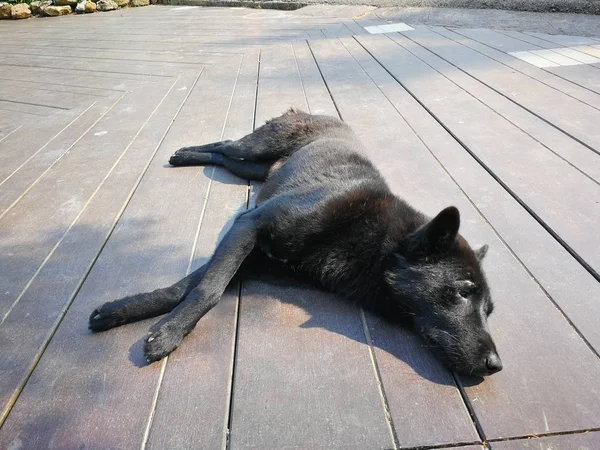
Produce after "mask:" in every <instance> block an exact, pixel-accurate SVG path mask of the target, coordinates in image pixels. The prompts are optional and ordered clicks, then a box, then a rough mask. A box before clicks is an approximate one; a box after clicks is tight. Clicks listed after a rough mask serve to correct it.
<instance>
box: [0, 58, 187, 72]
mask: <svg viewBox="0 0 600 450" xmlns="http://www.w3.org/2000/svg"><path fill="white" fill-rule="evenodd" d="M0 66H8V67H30V66H33V67H40V68H44V69H68V70H73V71H77V72H80V73H82V75H83V74H86V73H87V74H88V75H95V76H101V74H102V73H109V74H123V75H151V76H153V77H165V78H168V77H172V76H177V73H178V72H179V70H183V69H184V68H181V67H177V66H178V64H177V63H153V62H151V61H144V62H132V63H129V62H127V61H120V62H119V65H118V66H117V67H115V64H114V63H111V62H110V61H106V60H91V59H90V60H87V61H78V60H74V59H72V58H61V57H59V56H48V57H45V56H38V55H36V56H33V55H27V56H21V55H11V56H1V55H0Z"/></svg>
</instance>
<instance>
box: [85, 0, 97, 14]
mask: <svg viewBox="0 0 600 450" xmlns="http://www.w3.org/2000/svg"><path fill="white" fill-rule="evenodd" d="M85 12H86V13H88V14H89V13H94V12H96V4H95V3H94V2H91V1H87V2H85Z"/></svg>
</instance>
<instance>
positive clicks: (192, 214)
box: [0, 6, 600, 450]
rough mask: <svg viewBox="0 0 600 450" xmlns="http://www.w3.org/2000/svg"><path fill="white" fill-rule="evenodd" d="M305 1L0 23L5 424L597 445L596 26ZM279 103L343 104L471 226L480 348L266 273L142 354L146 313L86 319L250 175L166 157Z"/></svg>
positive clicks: (224, 216) (103, 444)
mask: <svg viewBox="0 0 600 450" xmlns="http://www.w3.org/2000/svg"><path fill="white" fill-rule="evenodd" d="M314 11H315V10H314V8H313V7H309V8H306V9H300V10H297V11H293V12H291V11H290V12H283V11H273V10H249V9H237V8H232V9H219V8H188V7H170V6H152V7H148V8H141V9H134V8H131V9H125V10H120V11H114V12H110V13H102V14H99V13H98V14H93V15H89V16H67V17H60V18H54V19H35V20H34V19H32V20H27V21H15V22H10V23H9V22H7V21H5V22H4V23H1V24H0V40H1V41H2V42H5V43H6V42H11V43H12V44H11V45H5V46H2V50H1V51H0V79H1V82H0V183H1V184H0V288H1V289H0V320H1V324H0V354H1V356H0V370H1V372H0V401H1V407H2V416H1V417H2V420H1V421H0V423H2V428H1V429H0V448H1V449H11V450H17V449H45V448H54V449H139V448H147V449H225V448H227V449H231V450H237V449H261V450H263V449H265V450H266V449H274V450H275V449H282V450H283V449H297V450H313V449H315V450H316V449H340V450H342V449H344V450H347V449H365V450H370V449H395V448H416V447H419V448H421V447H425V448H431V447H433V448H454V447H460V448H462V449H465V450H467V449H468V450H471V449H480V450H481V449H482V446H487V448H492V449H494V450H496V449H497V450H506V449H527V448H531V449H539V448H543V449H546V448H552V449H566V450H571V449H578V448H588V449H598V448H600V431H598V430H600V361H599V359H598V351H599V350H600V326H599V318H600V285H599V282H598V280H599V276H598V273H599V272H600V231H599V230H600V228H599V224H600V203H599V201H600V186H599V184H598V183H599V181H600V157H599V154H598V153H599V151H600V40H599V39H594V38H585V37H575V36H560V35H545V34H539V33H528V32H526V30H525V31H524V32H515V31H493V30H487V29H450V28H444V27H427V26H419V25H413V26H412V27H411V28H413V29H405V31H401V32H394V31H393V29H396V28H394V27H392V28H391V29H388V31H389V32H387V33H377V34H371V33H370V32H369V31H367V30H365V27H371V26H377V25H383V24H384V22H382V21H379V22H378V21H376V20H374V19H373V18H370V19H365V18H360V17H357V10H356V8H331V9H327V10H326V11H325V12H324V11H323V10H322V9H321V10H319V11H320V13H319V14H316V13H313V12H314ZM400 28H404V27H400ZM370 30H371V31H376V32H377V29H374V28H371V29H370ZM390 30H391V31H390ZM383 31H386V30H385V29H383ZM289 107H297V108H300V109H302V110H305V111H310V112H311V113H316V114H330V115H339V116H341V117H342V119H343V120H344V121H346V122H347V123H349V124H350V125H351V126H352V127H353V129H354V130H355V131H356V133H357V134H358V135H359V136H360V138H361V139H362V140H363V142H364V143H365V144H366V145H367V147H368V149H369V156H370V158H371V159H372V160H373V161H374V162H375V164H376V165H377V166H378V168H379V169H380V170H381V172H382V174H383V175H384V176H385V178H386V179H387V180H388V182H389V184H390V186H391V188H392V190H393V191H394V192H395V193H397V194H398V195H400V196H402V197H404V198H405V199H407V200H408V201H409V202H410V203H412V204H413V205H415V206H417V207H418V208H419V209H421V210H422V211H424V212H425V213H427V214H430V215H434V214H436V213H437V212H438V211H439V210H440V209H441V208H443V207H445V206H448V205H456V206H457V207H458V208H459V209H460V211H461V215H462V227H461V230H462V234H463V235H464V236H465V237H466V238H467V239H468V241H469V242H470V243H471V244H472V245H473V246H474V247H475V246H479V245H481V244H484V243H487V244H489V246H490V251H489V253H488V256H487V258H486V261H485V268H486V271H487V274H488V277H489V282H490V285H491V287H492V291H493V295H494V298H495V301H496V310H495V312H494V314H493V315H492V316H491V318H490V323H491V330H492V333H493V335H494V337H495V339H496V342H497V345H498V349H499V352H500V354H501V356H502V359H503V362H504V365H505V369H504V370H503V371H502V372H500V373H498V374H496V375H494V376H492V377H489V378H487V379H485V381H481V380H478V379H471V378H468V377H463V376H458V375H455V374H453V373H451V372H450V371H448V370H447V369H446V368H445V367H443V366H442V365H441V364H440V363H438V362H437V360H436V359H435V358H434V357H433V356H432V354H431V353H430V350H429V349H428V348H427V347H426V346H425V344H424V342H422V341H421V340H420V339H419V338H417V337H416V336H414V335H413V334H412V333H411V332H410V331H408V330H404V329H402V328H398V327H395V326H393V325H389V324H387V323H384V322H382V321H381V320H380V319H378V318H376V317H373V316H371V315H369V314H365V313H364V312H363V311H361V310H360V309H358V308H356V307H354V306H351V305H348V304H346V303H343V302H340V301H338V299H336V298H335V297H334V296H333V295H330V294H326V293H321V292H320V291H318V290H315V289H307V288H306V287H305V286H302V285H294V284H290V285H286V284H281V283H279V284H277V285H274V284H270V283H267V282H265V281H249V280H246V281H242V282H241V284H235V285H232V286H230V288H229V289H228V291H227V293H226V295H225V296H224V297H223V299H222V301H221V302H220V303H219V305H218V306H217V307H216V308H215V309H214V310H212V311H211V312H210V313H209V314H208V315H207V316H206V317H205V318H204V319H203V320H201V321H200V322H199V324H198V326H197V327H196V329H195V330H194V332H193V333H192V334H191V335H190V336H188V338H186V339H185V341H184V342H183V344H182V345H181V347H180V348H179V349H178V350H177V351H175V352H174V353H173V354H172V355H171V356H170V357H169V358H168V360H163V361H162V362H159V363H155V364H152V365H147V364H146V363H145V361H144V358H143V354H142V350H141V343H142V339H143V337H144V336H145V334H146V332H147V329H148V328H149V327H150V326H151V324H153V323H154V322H155V320H148V321H145V322H140V323H135V324H132V325H128V326H124V327H121V328H117V329H115V330H112V331H109V332H106V333H100V334H92V333H91V332H90V331H88V329H87V320H88V316H89V314H90V312H91V311H92V310H93V309H94V308H95V307H96V306H97V305H98V304H100V303H102V302H105V301H108V300H112V299H115V298H118V297H121V296H124V295H127V294H134V293H138V292H142V291H149V290H153V289H155V288H157V287H163V286H166V285H169V284H171V283H172V282H174V281H176V280H178V279H180V278H182V277H183V276H184V275H185V274H186V273H188V272H189V271H190V270H193V269H194V268H197V267H198V266H199V265H201V264H203V263H204V262H206V260H207V258H208V257H209V256H210V255H211V254H212V252H213V250H214V248H215V246H216V244H217V242H218V241H219V239H220V238H221V237H222V236H223V232H224V230H226V228H227V227H228V226H229V225H230V224H231V219H232V218H233V217H234V216H235V215H236V213H238V212H240V211H243V210H244V209H246V208H247V207H248V205H251V203H252V196H253V195H254V193H255V192H256V191H257V190H258V189H260V185H259V184H252V185H251V184H249V183H248V182H247V181H245V180H242V179H239V178H237V177H235V176H233V175H231V174H230V173H229V172H227V171H226V170H223V169H221V168H213V167H204V168H202V167H185V168H172V167H170V166H169V165H168V164H167V160H168V157H169V156H170V155H171V154H172V153H173V152H174V151H175V150H176V149H178V148H179V147H182V146H186V145H194V144H203V143H209V142H213V141H218V140H222V139H236V138H238V137H241V136H243V135H245V134H247V133H249V132H251V131H252V130H253V128H254V127H258V126H260V125H261V124H262V123H264V122H265V120H267V119H269V118H271V117H273V116H277V115H279V114H280V113H282V112H283V111H285V110H286V109H288V108H289Z"/></svg>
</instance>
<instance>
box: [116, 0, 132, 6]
mask: <svg viewBox="0 0 600 450" xmlns="http://www.w3.org/2000/svg"><path fill="white" fill-rule="evenodd" d="M113 1H114V2H115V3H116V4H117V6H118V7H119V8H123V7H124V6H127V5H129V0H113Z"/></svg>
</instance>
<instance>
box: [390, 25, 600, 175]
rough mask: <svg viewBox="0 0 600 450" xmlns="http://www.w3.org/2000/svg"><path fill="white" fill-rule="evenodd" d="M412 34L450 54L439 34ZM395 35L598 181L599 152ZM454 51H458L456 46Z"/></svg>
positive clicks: (453, 79) (499, 112) (403, 43)
mask: <svg viewBox="0 0 600 450" xmlns="http://www.w3.org/2000/svg"><path fill="white" fill-rule="evenodd" d="M411 36H413V38H412V41H414V42H416V43H418V44H421V45H422V46H424V47H426V48H431V49H435V51H436V52H437V54H438V55H439V56H440V57H444V56H446V55H447V51H446V49H445V45H446V41H445V40H442V41H440V39H439V37H438V35H435V34H432V33H427V32H425V33H421V32H419V31H416V32H415V33H414V34H412V35H411ZM393 39H394V40H395V41H396V42H398V43H400V44H401V45H403V46H404V47H405V48H407V49H409V51H411V52H412V53H413V54H415V55H417V56H418V57H419V58H420V59H422V60H423V61H425V62H426V63H427V64H429V65H430V66H432V67H433V68H434V69H435V70H437V71H439V72H440V73H441V74H443V75H444V76H445V77H446V78H448V79H449V80H451V81H452V82H454V83H455V84H456V85H458V86H459V87H461V88H462V89H464V90H465V91H467V92H468V93H470V94H471V95H472V96H473V97H475V98H476V99H477V100H479V101H480V102H482V103H484V104H486V105H488V106H489V107H490V108H491V109H492V110H493V111H495V112H496V113H498V114H500V115H502V116H503V117H504V118H505V119H506V120H508V121H510V122H511V123H512V124H514V125H515V126H517V127H518V128H520V129H521V130H523V131H524V132H525V133H527V134H528V135H529V136H531V137H532V138H534V139H535V140H536V141H538V142H539V143H541V144H542V145H543V146H545V147H546V148H547V149H548V150H550V151H552V152H553V153H555V154H556V155H558V156H559V157H561V158H563V159H565V160H566V161H568V162H569V163H570V164H572V165H574V166H576V167H577V169H579V170H580V171H581V172H583V173H585V174H586V175H588V176H590V177H591V178H593V179H594V180H595V181H597V182H598V181H600V163H599V162H598V155H596V154H595V153H593V152H590V150H589V148H587V147H585V146H583V145H581V144H580V143H579V142H577V141H575V140H573V139H571V138H570V137H569V136H567V135H565V134H564V133H562V132H560V131H559V130H557V129H556V128H555V127H553V126H551V125H549V124H547V123H546V122H544V121H542V120H541V119H539V118H537V117H535V116H534V115H532V114H530V113H529V112H527V111H526V110H524V109H522V108H520V107H519V106H518V105H516V104H514V103H513V102H511V101H510V100H508V99H506V98H505V97H504V96H502V95H500V94H498V93H496V92H495V91H493V90H491V89H489V88H488V87H487V86H486V85H484V84H482V83H480V82H479V81H477V80H475V79H473V78H472V77H470V76H469V75H467V74H465V73H464V72H462V71H460V70H458V69H457V68H456V67H454V66H452V65H451V64H449V63H447V62H445V61H443V60H442V59H441V58H439V57H437V56H435V55H434V54H432V53H430V52H429V51H426V50H424V49H422V48H421V47H419V46H418V45H415V44H414V43H413V42H411V40H409V39H408V38H407V37H403V36H394V37H393ZM442 39H443V38H442ZM450 51H454V47H452V50H450Z"/></svg>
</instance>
